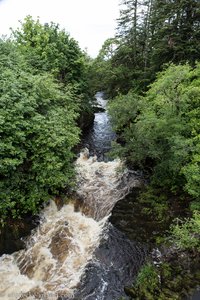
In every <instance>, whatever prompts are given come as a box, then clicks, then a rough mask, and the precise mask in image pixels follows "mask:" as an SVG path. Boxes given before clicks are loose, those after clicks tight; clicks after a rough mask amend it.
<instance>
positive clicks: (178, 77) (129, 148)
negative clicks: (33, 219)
mask: <svg viewBox="0 0 200 300" xmlns="http://www.w3.org/2000/svg"><path fill="white" fill-rule="evenodd" d="M119 9H120V17H119V19H118V20H117V29H116V35H115V36H114V37H110V38H109V39H108V40H106V41H105V43H104V44H103V45H102V48H101V50H100V52H99V54H98V56H97V57H96V58H95V59H93V58H91V57H89V55H88V54H87V53H86V52H85V51H82V50H81V49H80V47H79V45H78V43H77V42H76V41H75V40H74V39H73V38H71V37H70V35H69V34H68V33H66V32H65V31H64V30H60V28H59V25H57V24H54V23H51V24H44V25H42V24H41V23H40V20H39V19H37V20H34V19H33V18H32V17H31V16H27V17H26V19H25V20H24V21H22V22H21V27H20V28H19V29H16V30H14V29H13V30H12V34H11V37H9V38H5V37H2V38H1V39H0V137H1V139H0V159H1V162H0V178H1V181H0V190H1V194H0V221H1V225H2V226H6V223H7V222H8V220H10V219H16V218H23V217H24V216H25V215H27V214H29V215H35V214H36V213H38V212H39V211H40V210H41V208H42V207H43V206H44V203H45V202H46V201H48V200H49V198H52V197H61V198H62V197H65V196H66V195H67V194H69V193H70V191H71V190H73V189H74V187H75V169H74V160H75V157H76V147H77V145H78V144H79V142H80V140H81V137H82V133H83V132H84V130H85V128H87V127H88V126H90V125H91V124H92V121H93V117H94V100H93V95H94V94H95V93H96V92H98V91H103V92H104V93H105V95H106V97H107V98H108V99H109V114H110V116H111V121H112V126H113V129H114V131H115V132H116V133H117V139H116V140H115V141H114V142H113V144H112V149H111V153H110V155H111V156H112V157H114V158H115V157H120V158H121V159H122V160H124V161H125V162H126V165H127V166H128V167H129V168H130V169H135V170H140V171H142V172H143V175H144V177H145V178H146V180H147V182H148V184H147V186H146V187H145V188H144V190H143V191H141V193H140V195H139V197H138V201H139V202H141V203H142V205H143V206H144V207H148V208H149V210H148V214H149V213H150V214H152V215H154V216H155V215H156V216H159V218H161V219H162V222H165V220H166V218H167V216H168V212H169V208H170V207H172V206H173V205H174V204H176V203H178V204H181V205H182V206H184V207H185V208H186V209H187V215H186V218H185V219H184V220H181V221H180V222H178V223H173V222H172V223H171V224H173V225H171V226H170V238H169V237H168V240H167V242H166V241H164V242H163V237H162V239H161V240H162V243H169V239H170V241H171V243H172V244H173V245H175V247H176V249H178V250H176V251H175V252H176V254H177V251H180V253H182V252H181V251H183V253H186V252H184V251H187V257H188V259H189V258H190V259H191V260H195V262H196V260H198V257H199V256H198V255H199V251H200V243H199V240H200V239H199V237H200V2H199V1H198V0H176V1H173V0H122V1H121V4H120V6H119ZM171 268H172V266H171V265H170V262H168V261H167V262H166V261H164V262H163V265H162V266H161V267H160V269H159V270H158V269H155V266H154V265H153V264H152V262H148V263H147V264H146V265H145V266H144V267H143V269H142V270H141V272H140V273H139V276H138V278H137V280H136V285H135V286H134V287H131V288H129V289H127V294H128V295H129V296H130V298H131V299H148V300H151V299H154V300H156V299H158V300H159V299H160V300H162V299H180V298H178V296H177V293H175V292H174V294H173V292H172V290H173V288H174V289H176V288H175V287H173V288H172V286H171V282H172V281H173V280H174V277H173V276H172V275H171ZM177 272H179V271H177ZM195 272H196V271H195ZM198 272H199V271H198ZM158 273H159V274H161V275H160V276H161V277H162V278H164V279H163V280H164V281H166V282H170V283H169V284H168V286H167V287H166V286H165V287H164V288H162V287H161V285H160V282H157V279H158ZM177 274H179V273H177ZM177 276H178V275H177ZM195 276H197V275H196V273H195ZM198 276H199V273H198ZM198 278H199V277H198ZM187 280H189V279H188V278H187ZM190 280H193V278H192V279H191V278H190ZM179 281H180V280H179ZM179 283H180V282H178V283H177V285H178V284H179ZM189 284H190V283H189ZM149 285H150V286H151V288H150V287H149ZM170 297H171V298H170Z"/></svg>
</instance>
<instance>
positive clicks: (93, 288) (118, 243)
mask: <svg viewBox="0 0 200 300" xmlns="http://www.w3.org/2000/svg"><path fill="white" fill-rule="evenodd" d="M146 255H147V247H145V246H144V245H142V244H140V243H136V242H133V241H130V240H129V239H128V238H127V236H126V235H125V234H124V233H122V232H121V231H119V230H118V229H116V228H115V227H114V226H113V225H111V224H109V226H108V229H107V234H106V236H104V237H103V238H102V240H101V243H100V246H99V247H98V248H97V249H96V250H95V253H94V259H93V260H92V261H91V262H90V263H89V264H88V266H87V269H86V272H85V274H84V276H83V278H82V280H81V283H80V285H79V287H78V289H77V293H75V295H74V298H73V299H75V300H118V299H119V298H120V297H122V296H123V297H124V299H128V298H127V296H126V294H125V293H124V286H125V285H127V284H131V283H132V281H133V279H134V278H135V276H136V274H137V272H138V270H139V269H140V267H141V265H142V264H143V262H144V259H145V257H146Z"/></svg>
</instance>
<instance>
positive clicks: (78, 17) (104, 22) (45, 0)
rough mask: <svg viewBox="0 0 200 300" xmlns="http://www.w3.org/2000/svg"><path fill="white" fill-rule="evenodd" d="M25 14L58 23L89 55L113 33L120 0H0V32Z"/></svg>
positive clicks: (5, 31)
mask: <svg viewBox="0 0 200 300" xmlns="http://www.w3.org/2000/svg"><path fill="white" fill-rule="evenodd" d="M27 15H31V16H32V17H33V18H34V19H36V18H37V17H40V21H41V23H43V24H44V23H49V22H51V21H53V22H54V23H59V24H60V28H61V29H63V28H64V29H65V30H66V31H67V32H68V33H69V34H70V36H71V37H73V38H74V39H76V40H77V41H78V42H79V45H80V47H81V48H82V49H83V50H84V49H86V48H87V52H88V54H89V55H90V56H92V57H95V56H97V54H98V51H99V50H100V48H101V46H102V44H103V43H104V41H105V40H106V39H107V38H110V37H113V36H114V33H115V28H116V26H117V23H116V19H117V18H118V16H119V0H56V1H53V0H0V36H2V35H9V33H10V30H9V28H10V27H12V28H14V29H15V28H17V27H19V26H20V24H19V20H23V19H24V18H25V17H26V16H27Z"/></svg>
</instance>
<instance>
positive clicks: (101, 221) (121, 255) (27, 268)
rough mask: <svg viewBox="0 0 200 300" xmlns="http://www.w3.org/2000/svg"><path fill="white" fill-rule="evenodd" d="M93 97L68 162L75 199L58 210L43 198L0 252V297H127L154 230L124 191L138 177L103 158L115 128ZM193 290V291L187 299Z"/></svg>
mask: <svg viewBox="0 0 200 300" xmlns="http://www.w3.org/2000/svg"><path fill="white" fill-rule="evenodd" d="M96 98H97V102H98V105H99V106H101V107H102V108H103V109H105V111H101V112H98V113H96V114H95V120H94V125H93V127H92V128H90V129H89V131H88V132H87V133H86V134H85V137H84V139H83V143H82V147H83V148H84V149H83V150H82V151H81V153H80V155H79V157H78V158H77V160H76V162H75V167H76V171H77V191H76V195H77V196H76V199H73V200H72V201H71V202H70V203H68V204H66V205H64V206H63V207H62V208H61V209H58V207H57V206H56V204H55V202H54V201H50V204H49V205H48V206H47V207H46V208H45V209H44V210H43V212H42V213H41V215H40V225H39V226H38V227H37V228H36V229H33V230H32V233H31V235H30V236H29V237H28V238H27V239H26V247H25V249H23V250H20V251H17V252H15V253H13V254H4V255H3V256H1V258H0V299H1V300H19V299H20V300H25V299H26V300H45V299H46V300H57V299H59V300H61V299H62V300H72V299H74V300H119V299H120V297H124V298H123V299H128V298H127V296H126V295H125V293H124V286H125V285H130V284H131V283H132V282H133V280H134V278H135V276H136V275H137V273H138V270H139V269H140V268H141V266H142V264H143V262H144V260H145V258H146V256H147V254H148V246H147V243H146V244H145V243H144V242H143V241H144V240H145V234H146V235H147V236H148V235H149V236H150V235H151V232H152V231H155V229H154V228H153V229H152V228H151V227H152V226H153V224H152V223H151V224H147V221H146V220H142V219H141V216H140V215H139V214H138V216H137V211H136V210H135V211H134V212H133V211H132V209H133V208H132V207H133V206H132V204H131V203H132V201H134V193H132V195H130V199H131V200H130V199H129V197H125V196H126V195H128V194H129V192H130V190H135V193H137V188H138V187H139V186H140V185H141V177H140V174H138V173H137V172H130V171H129V170H127V168H126V167H125V166H124V164H123V163H122V161H120V160H119V159H117V160H110V159H109V158H108V156H107V152H108V151H109V150H110V147H111V141H112V140H113V139H115V134H114V132H113V131H112V129H111V124H110V120H109V116H108V113H107V111H106V104H107V101H106V100H104V99H103V97H102V94H101V93H98V94H97V95H96ZM134 188H135V189H134ZM134 209H135V208H134ZM127 210H128V211H127ZM113 212H114V213H113ZM133 216H134V218H135V219H133ZM145 226H146V229H147V230H146V229H144V228H145ZM155 226H157V225H155ZM148 229H149V232H148ZM144 230H145V233H144V232H143V231H144ZM141 232H142V233H141ZM137 235H138V236H139V235H141V236H142V239H141V240H140V239H139V238H138V237H137ZM139 241H140V242H139ZM146 241H147V239H146ZM148 243H149V242H148ZM198 297H199V293H198V291H197V292H196V294H195V295H194V296H193V298H192V299H195V300H196V299H199V298H198ZM190 299H191V298H190Z"/></svg>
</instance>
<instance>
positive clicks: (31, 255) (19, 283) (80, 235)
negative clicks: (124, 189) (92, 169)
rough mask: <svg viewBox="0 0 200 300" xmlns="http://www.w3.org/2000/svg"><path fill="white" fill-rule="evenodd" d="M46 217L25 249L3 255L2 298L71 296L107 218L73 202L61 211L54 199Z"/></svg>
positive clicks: (12, 299) (0, 291)
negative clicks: (90, 213)
mask: <svg viewBox="0 0 200 300" xmlns="http://www.w3.org/2000/svg"><path fill="white" fill-rule="evenodd" d="M43 218H44V220H43V222H42V224H41V225H40V227H39V228H38V230H37V231H36V232H35V234H34V235H32V237H30V239H29V240H28V241H27V249H26V250H22V251H19V252H17V253H15V254H13V255H3V256H2V257H1V260H0V282H1V284H0V299H2V300H17V299H19V298H20V297H22V298H20V299H46V298H45V297H47V295H49V298H47V299H57V296H58V295H65V296H72V294H73V290H74V288H75V287H76V286H77V284H78V283H79V281H80V277H81V275H82V273H83V271H84V268H85V266H86V264H87V262H88V261H89V260H90V259H91V258H92V254H93V250H94V249H95V248H96V247H97V246H98V244H99V240H100V235H101V233H102V228H103V227H104V224H105V222H106V219H103V220H101V221H100V222H97V221H95V220H93V219H92V218H89V217H86V216H84V215H82V214H81V212H74V206H73V204H68V205H65V206H64V207H63V208H62V209H61V210H60V211H58V209H57V207H56V205H55V204H54V202H51V204H50V206H49V207H48V208H46V209H45V210H44V213H43ZM27 292H29V293H28V294H27V295H26V293H27ZM23 295H24V296H23ZM34 295H35V297H34V298H32V297H33V296H34Z"/></svg>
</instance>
